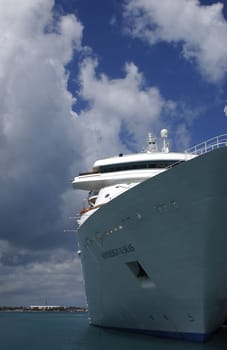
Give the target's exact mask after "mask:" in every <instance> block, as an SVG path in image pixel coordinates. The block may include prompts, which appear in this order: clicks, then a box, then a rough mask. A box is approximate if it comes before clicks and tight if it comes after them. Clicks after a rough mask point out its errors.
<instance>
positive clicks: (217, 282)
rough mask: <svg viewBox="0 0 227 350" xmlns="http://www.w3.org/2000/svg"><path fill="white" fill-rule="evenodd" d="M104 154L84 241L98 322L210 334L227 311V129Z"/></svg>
mask: <svg viewBox="0 0 227 350" xmlns="http://www.w3.org/2000/svg"><path fill="white" fill-rule="evenodd" d="M167 136H168V135H167V130H166V129H163V130H162V131H161V140H162V142H161V147H158V142H156V139H155V138H154V137H153V136H152V135H151V134H149V136H148V145H147V147H146V148H145V149H144V150H143V151H142V152H141V153H138V154H129V155H123V154H119V155H118V156H116V157H112V158H107V159H102V160H97V161H96V162H95V163H94V165H93V168H92V170H91V171H90V172H87V173H81V174H79V175H78V176H77V177H75V178H74V179H73V182H72V185H73V187H74V188H75V189H82V190H85V191H88V204H87V206H85V207H84V208H83V209H82V210H81V212H80V215H79V219H78V240H79V251H78V253H79V255H80V257H81V262H82V267H83V274H84V280H85V290H86V296H87V302H88V312H89V321H90V323H91V324H93V325H97V326H102V327H110V328H116V329H123V330H128V331H134V332H141V333H149V334H153V335H158V336H166V337H174V338H179V339H190V340H195V341H201V342H202V341H205V340H206V339H208V337H209V336H210V335H211V334H212V333H213V332H215V330H217V329H218V328H219V326H221V325H222V324H223V322H224V321H225V320H226V319H227V135H221V136H217V137H214V138H212V139H210V140H208V141H205V142H202V143H201V144H199V145H197V146H194V147H192V148H191V149H189V150H187V151H185V152H182V153H178V152H171V151H170V150H169V145H168V139H167Z"/></svg>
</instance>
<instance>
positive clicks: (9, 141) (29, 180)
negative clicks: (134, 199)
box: [0, 0, 227, 305]
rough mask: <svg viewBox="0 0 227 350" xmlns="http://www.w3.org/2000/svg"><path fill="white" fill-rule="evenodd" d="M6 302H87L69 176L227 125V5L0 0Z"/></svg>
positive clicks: (181, 145)
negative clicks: (165, 140) (161, 139)
mask: <svg viewBox="0 0 227 350" xmlns="http://www.w3.org/2000/svg"><path fill="white" fill-rule="evenodd" d="M0 36H1V52H0V77H1V79H0V91H1V93H0V99H1V103H0V136H1V137H0V145H1V148H0V186H1V199H2V200H1V203H0V220H1V233H0V304H3V305H18V304H20V305H23V304H24V305H29V304H42V303H44V302H46V301H47V302H48V303H49V304H55V305H56V304H64V305H70V304H71V305H72V304H74V305H84V304H85V296H84V286H83V279H82V272H81V266H80V262H79V259H78V257H77V255H76V254H75V251H76V235H75V234H74V233H68V234H66V233H64V229H67V228H73V225H74V223H73V221H72V220H71V221H70V220H68V217H73V216H75V214H76V213H77V212H79V210H80V208H81V203H82V200H83V198H84V197H86V195H85V194H84V193H82V192H74V191H73V190H72V189H71V179H72V178H73V176H75V175H77V174H78V173H79V172H80V171H86V170H89V169H90V168H91V166H92V164H93V163H94V161H95V160H96V159H97V158H102V157H107V156H110V155H115V154H118V153H119V152H124V153H130V152H132V151H139V150H141V149H142V147H143V146H144V143H145V139H146V135H147V133H148V132H149V131H151V132H153V133H154V134H155V135H156V136H157V137H158V136H159V132H160V130H161V129H162V128H163V127H165V128H167V129H168V130H169V138H170V145H171V147H172V149H173V150H179V151H180V150H184V149H185V148H187V147H188V146H191V145H194V144H196V143H199V142H201V141H203V140H205V139H208V138H210V137H213V136H216V135H218V134H224V133H227V124H226V123H227V117H226V116H225V115H224V112H223V109H224V105H225V99H227V88H226V83H227V81H226V76H227V74H226V73H227V39H226V38H227V7H226V6H224V1H220V2H216V1H196V0H165V1H159V0H149V1H145V0H108V1H106V0H97V1H90V0H70V1H69V0H55V1H54V0H32V1H31V0H20V6H17V7H15V1H14V0H0Z"/></svg>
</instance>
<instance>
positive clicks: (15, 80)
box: [0, 0, 83, 302]
mask: <svg viewBox="0 0 227 350" xmlns="http://www.w3.org/2000/svg"><path fill="white" fill-rule="evenodd" d="M53 5H54V1H52V0H32V1H30V0H20V4H18V6H16V5H15V1H14V0H7V1H5V0H0V41H1V50H0V186H1V202H0V220H1V239H2V240H1V241H0V260H1V262H2V265H1V279H2V281H1V288H0V292H1V293H3V289H4V288H5V287H6V284H7V283H8V287H7V288H9V289H10V290H11V292H12V293H11V294H10V293H8V296H9V298H10V295H11V298H12V300H11V301H13V300H16V299H15V298H16V296H15V294H14V293H13V288H16V283H17V284H18V283H19V284H20V285H21V287H20V288H21V290H22V289H23V288H22V287H23V286H24V289H23V293H25V294H26V289H27V290H28V291H29V290H30V291H31V293H35V290H34V289H32V285H31V284H30V283H29V278H31V276H32V274H33V272H34V271H35V266H36V269H37V266H41V268H42V272H43V279H48V276H49V275H51V274H50V273H49V272H48V271H50V270H51V269H53V271H55V270H54V266H55V264H54V263H53V264H50V265H49V270H48V271H46V270H45V269H44V266H46V265H45V263H41V262H38V263H37V264H38V265H32V264H34V259H36V258H37V256H36V253H35V252H37V255H38V256H40V257H42V255H41V253H40V252H41V248H42V249H47V248H48V249H49V248H50V247H51V249H52V251H51V250H50V252H49V254H50V255H51V254H53V255H54V247H59V246H60V245H61V244H62V246H64V247H65V248H66V247H67V245H68V246H70V245H72V242H73V243H75V244H74V246H75V249H76V242H75V241H76V239H75V238H70V237H66V236H65V235H64V233H63V229H64V228H65V217H64V216H65V211H64V210H65V207H64V205H65V202H64V201H65V193H66V191H68V190H69V188H70V186H71V185H70V179H71V177H72V173H71V172H72V164H73V163H74V161H75V160H76V159H77V160H78V161H79V160H80V142H79V140H80V132H79V130H77V128H76V123H74V122H73V120H72V105H73V104H74V102H75V98H74V97H73V96H72V94H71V93H70V92H69V90H68V88H67V84H68V73H67V71H66V69H65V66H66V65H67V63H69V62H70V60H71V59H72V57H73V53H74V51H75V50H77V51H79V50H82V49H83V48H82V47H81V39H82V32H83V26H82V24H81V23H80V22H79V20H78V19H77V18H76V17H75V16H73V15H67V16H59V17H58V18H57V19H56V17H57V16H55V15H54V13H53ZM68 205H69V204H68ZM75 207H76V205H75ZM63 208H64V209H63ZM29 249H30V250H31V251H32V252H33V253H32V254H30V253H28V250H29ZM45 260H48V259H45ZM66 262H67V259H66ZM39 264H40V265H39ZM25 266H26V267H25ZM63 266H64V264H63ZM64 269H65V271H66V267H64ZM6 270H7V271H8V273H4V271H6ZM75 273H76V271H75ZM27 274H28V276H29V277H28V278H26V276H27ZM78 274H79V275H80V276H81V271H80V270H78ZM63 275H64V271H63V272H62V273H61V277H63ZM15 276H17V278H15ZM34 276H35V275H34ZM36 276H37V274H36ZM40 276H41V273H40ZM3 280H4V283H3ZM62 280H63V281H65V279H64V278H63V279H62ZM16 281H17V282H16ZM33 282H34V285H35V286H37V284H38V281H37V282H35V281H34V279H33ZM54 283H55V282H54V280H53V285H52V289H54ZM80 283H81V282H78V283H77V282H76V281H75V283H74V287H75V288H76V285H77V287H78V289H80ZM26 284H27V287H26ZM64 288H69V287H66V286H65V287H64ZM43 290H44V289H43ZM14 292H15V293H18V295H19V294H20V291H19V289H17V288H16V289H15V290H14ZM28 293H29V292H28ZM60 293H62V290H61V291H60V289H59V294H60ZM74 296H75V294H74ZM4 298H5V299H4V301H5V302H6V300H7V293H5V294H4ZM24 299H25V298H24ZM8 300H9V299H8ZM1 302H3V296H2V299H1ZM75 302H76V300H75Z"/></svg>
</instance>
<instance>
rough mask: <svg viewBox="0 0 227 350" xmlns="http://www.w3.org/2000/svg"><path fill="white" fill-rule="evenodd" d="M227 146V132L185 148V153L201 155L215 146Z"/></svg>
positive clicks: (215, 147)
mask: <svg viewBox="0 0 227 350" xmlns="http://www.w3.org/2000/svg"><path fill="white" fill-rule="evenodd" d="M226 146H227V134H223V135H219V136H215V137H212V138H211V139H208V140H206V141H204V142H201V143H199V144H198V145H195V146H193V147H190V148H188V149H186V150H185V153H190V154H197V155H201V154H204V153H207V152H210V151H213V150H215V149H217V148H221V147H226Z"/></svg>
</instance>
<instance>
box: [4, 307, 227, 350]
mask: <svg viewBox="0 0 227 350" xmlns="http://www.w3.org/2000/svg"><path fill="white" fill-rule="evenodd" d="M87 317H88V316H87V314H76V313H62V312H59V313H3V312H0V349H1V350H14V349H15V350H38V349H48V350H60V349H61V350H77V349H84V350H85V349H89V350H121V349H122V350H134V349H141V350H147V349H149V350H201V349H202V350H204V349H205V350H211V349H212V350H226V349H227V327H226V328H224V327H223V328H221V329H220V331H218V332H217V333H216V334H215V336H214V337H213V338H212V339H211V340H210V341H208V342H207V343H206V344H197V343H188V342H183V341H179V340H167V339H161V338H155V337H152V336H143V335H136V334H132V333H126V332H119V331H111V330H104V329H101V328H97V327H92V326H89V325H88V320H87Z"/></svg>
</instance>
